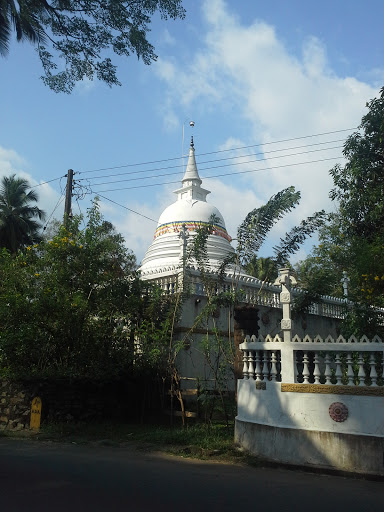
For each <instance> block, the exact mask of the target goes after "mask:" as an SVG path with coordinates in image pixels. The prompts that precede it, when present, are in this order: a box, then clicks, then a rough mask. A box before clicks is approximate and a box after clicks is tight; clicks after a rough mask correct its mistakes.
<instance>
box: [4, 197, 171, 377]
mask: <svg viewBox="0 0 384 512" xmlns="http://www.w3.org/2000/svg"><path fill="white" fill-rule="evenodd" d="M80 221H81V218H80V217H74V219H73V220H72V221H71V223H70V225H69V229H65V228H64V227H60V229H59V231H58V232H57V233H56V234H55V236H54V237H53V238H52V239H51V240H43V241H42V242H40V243H39V244H35V245H34V246H28V247H27V248H26V250H25V251H24V252H19V253H18V254H17V255H16V256H15V257H12V256H11V255H10V253H9V252H8V251H6V250H3V251H2V252H0V296H1V301H0V375H2V376H10V377H18V376H20V377H67V378H68V377H69V378H75V377H76V378H93V379H100V380H102V379H111V378H119V377H124V376H133V375H134V374H135V373H139V374H140V375H141V376H142V375H147V376H148V375H150V376H151V377H154V376H155V375H157V374H161V373H162V372H163V371H164V372H165V369H164V368H165V364H166V363H165V362H164V360H165V359H166V354H167V349H168V340H169V336H168V335H169V331H168V325H169V316H170V313H169V311H170V307H169V301H168V298H167V297H165V296H164V295H163V294H161V293H160V292H159V290H152V289H151V287H150V286H148V284H146V283H143V282H142V281H141V280H140V279H139V276H138V273H137V271H136V259H135V256H134V255H133V253H132V252H131V251H130V250H128V249H127V248H126V247H125V245H124V240H123V238H122V236H121V235H120V234H118V233H116V231H115V229H114V228H113V226H112V225H111V224H110V223H109V222H106V221H105V220H104V219H103V217H102V215H101V214H100V211H99V207H98V204H97V203H94V204H93V206H92V207H91V208H90V209H89V210H88V221H87V225H86V228H85V229H84V230H83V231H81V230H80V229H79V225H80Z"/></svg>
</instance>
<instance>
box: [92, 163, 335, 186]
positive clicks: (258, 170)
mask: <svg viewBox="0 0 384 512" xmlns="http://www.w3.org/2000/svg"><path fill="white" fill-rule="evenodd" d="M339 158H340V156H335V157H330V158H322V159H320V160H311V161H309V162H296V163H293V164H284V165H276V166H274V167H263V168H262V169H247V170H246V171H236V172H229V173H223V174H214V175H212V176H201V179H202V180H209V179H212V178H222V177H225V176H233V175H236V174H247V173H251V172H261V171H270V170H274V169H281V168H285V167H295V166H297V165H305V164H316V163H319V162H327V161H330V160H338V159H339ZM175 183H180V180H177V181H163V182H161V183H147V184H146V185H135V186H133V187H119V188H113V189H108V190H100V192H103V193H104V192H116V191H119V190H133V189H137V188H146V187H159V186H161V185H171V184H175ZM94 193H95V192H94ZM96 193H97V194H98V193H99V191H97V192H96Z"/></svg>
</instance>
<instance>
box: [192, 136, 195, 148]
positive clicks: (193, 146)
mask: <svg viewBox="0 0 384 512" xmlns="http://www.w3.org/2000/svg"><path fill="white" fill-rule="evenodd" d="M194 147H195V146H194V144H193V135H191V148H194Z"/></svg>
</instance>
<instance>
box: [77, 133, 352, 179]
mask: <svg viewBox="0 0 384 512" xmlns="http://www.w3.org/2000/svg"><path fill="white" fill-rule="evenodd" d="M336 142H344V139H337V140H331V141H326V142H316V143H314V144H306V145H304V146H294V147H291V148H282V149H274V150H272V151H261V152H259V153H251V154H247V155H237V156H231V157H226V158H215V159H214V160H206V161H203V162H199V169H200V170H206V169H214V168H215V167H220V166H212V167H204V168H201V165H204V164H208V163H212V162H222V161H226V160H235V159H240V158H246V157H250V156H257V155H269V154H271V153H280V152H282V151H292V150H294V149H302V148H309V147H312V146H321V145H325V144H334V143H336ZM340 147H342V146H338V148H340ZM327 149H335V148H324V149H321V150H318V151H326V150H327ZM298 154H301V153H290V154H287V155H282V156H277V157H270V159H272V158H284V157H289V156H295V155H298ZM261 160H266V158H261V159H260V161H261ZM252 161H257V160H251V161H249V162H252ZM249 162H238V163H235V164H227V165H240V164H242V163H249ZM222 167H224V166H222ZM176 168H180V164H179V165H169V166H166V167H155V168H152V169H141V170H139V171H128V172H120V173H115V174H105V175H102V176H90V177H89V178H79V179H77V180H76V181H78V182H79V181H89V180H99V179H103V178H113V177H115V176H127V175H132V174H142V173H149V172H153V171H163V170H166V169H176ZM178 173H179V172H175V173H169V174H178ZM164 176H166V174H164ZM149 177H150V176H149ZM156 177H158V176H156ZM95 185H96V184H95ZM98 185H100V183H98Z"/></svg>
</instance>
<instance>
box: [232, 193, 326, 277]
mask: <svg viewBox="0 0 384 512" xmlns="http://www.w3.org/2000/svg"><path fill="white" fill-rule="evenodd" d="M300 198H301V195H300V192H298V191H296V190H295V187H288V188H286V189H284V190H282V191H280V192H278V193H277V194H275V195H273V196H272V197H271V198H270V199H269V200H268V201H267V203H266V204H265V205H263V206H261V207H258V208H255V209H254V210H252V211H251V212H249V213H248V215H247V216H246V217H245V219H244V221H243V222H242V223H241V224H240V226H239V227H238V230H237V240H238V244H237V254H238V257H239V260H240V263H241V264H242V265H244V266H247V265H252V263H253V262H256V261H257V259H258V251H259V250H260V247H261V246H262V244H263V242H264V240H265V239H266V237H267V235H268V233H269V231H270V230H271V229H272V227H273V226H274V225H275V224H276V222H278V221H279V220H280V219H281V218H282V217H283V216H284V215H285V214H286V213H288V212H290V211H291V210H292V209H293V208H295V207H296V206H297V205H298V204H299V202H300ZM324 218H325V212H324V210H321V211H320V212H316V213H314V214H313V215H312V216H310V217H308V218H307V219H305V220H303V221H302V222H301V223H300V224H299V225H298V226H295V227H293V228H292V229H291V231H289V232H288V233H286V235H285V237H284V238H281V239H280V244H279V245H277V246H275V247H274V248H273V252H274V256H273V257H270V258H269V259H270V260H271V261H274V262H275V266H276V267H277V268H279V267H281V266H283V265H285V264H287V262H288V258H289V256H290V255H292V254H294V253H295V252H296V251H297V250H298V249H299V247H300V245H301V244H302V243H303V242H304V241H305V240H306V238H307V237H308V236H311V235H312V234H313V233H314V232H315V231H316V230H317V229H318V228H319V227H320V226H322V225H323V223H324ZM270 270H271V271H272V270H273V268H272V266H270ZM267 278H269V276H268V274H267V275H266V277H265V278H264V280H265V279H267Z"/></svg>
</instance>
